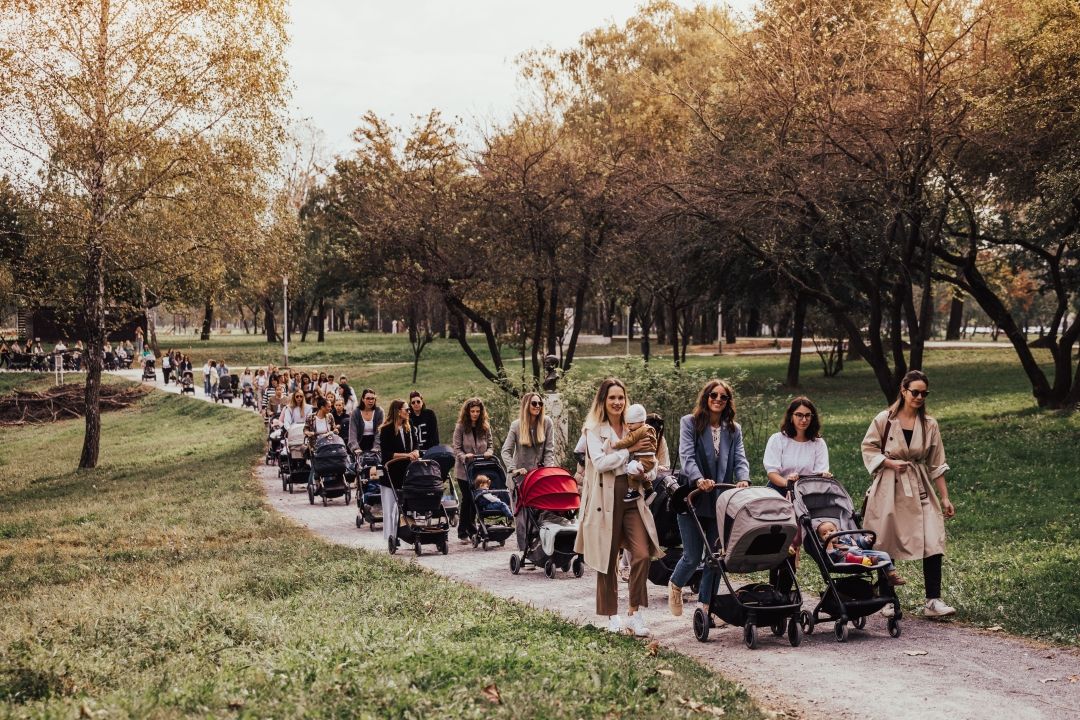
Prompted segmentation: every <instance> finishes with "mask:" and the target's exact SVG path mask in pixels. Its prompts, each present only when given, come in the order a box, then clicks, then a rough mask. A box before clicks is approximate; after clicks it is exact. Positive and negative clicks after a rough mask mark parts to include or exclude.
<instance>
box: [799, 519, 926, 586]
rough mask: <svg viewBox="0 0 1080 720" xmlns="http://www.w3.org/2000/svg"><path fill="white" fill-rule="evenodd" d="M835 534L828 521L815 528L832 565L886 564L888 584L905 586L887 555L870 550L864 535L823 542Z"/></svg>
mask: <svg viewBox="0 0 1080 720" xmlns="http://www.w3.org/2000/svg"><path fill="white" fill-rule="evenodd" d="M835 532H837V529H836V525H834V524H833V523H832V522H830V521H829V520H824V521H822V522H821V524H820V525H818V527H817V534H818V538H820V539H821V542H822V543H825V552H827V553H829V558H830V559H831V560H832V561H833V562H834V563H854V564H856V565H875V564H877V563H879V562H883V563H888V565H886V566H885V576H886V577H887V578H889V584H890V585H892V586H894V587H895V586H897V585H906V584H907V580H905V579H904V578H902V577H900V574H899V573H897V572H896V566H895V565H893V562H892V558H891V557H889V553H887V552H885V551H883V550H872V549H871V548H870V542H869V541H868V540H867V538H866V536H865V535H863V534H861V533H851V534H849V535H841V536H839V537H834V538H832V539H831V540H829V541H828V542H825V538H827V537H828V536H829V535H832V534H833V533H835Z"/></svg>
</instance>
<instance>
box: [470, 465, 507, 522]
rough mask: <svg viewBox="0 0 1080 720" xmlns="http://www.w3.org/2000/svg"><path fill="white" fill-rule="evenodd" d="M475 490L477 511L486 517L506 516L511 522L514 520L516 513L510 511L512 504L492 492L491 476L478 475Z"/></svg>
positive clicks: (474, 498) (474, 496)
mask: <svg viewBox="0 0 1080 720" xmlns="http://www.w3.org/2000/svg"><path fill="white" fill-rule="evenodd" d="M474 490H475V495H473V502H474V503H476V512H477V513H480V514H481V515H483V516H484V517H485V518H488V517H504V518H506V519H507V520H510V521H511V522H512V521H513V520H514V513H512V512H510V506H509V505H507V504H506V503H504V502H503V501H502V500H500V499H499V498H498V496H497V495H495V493H493V492H491V478H489V477H488V476H487V475H477V476H476V484H475V486H474Z"/></svg>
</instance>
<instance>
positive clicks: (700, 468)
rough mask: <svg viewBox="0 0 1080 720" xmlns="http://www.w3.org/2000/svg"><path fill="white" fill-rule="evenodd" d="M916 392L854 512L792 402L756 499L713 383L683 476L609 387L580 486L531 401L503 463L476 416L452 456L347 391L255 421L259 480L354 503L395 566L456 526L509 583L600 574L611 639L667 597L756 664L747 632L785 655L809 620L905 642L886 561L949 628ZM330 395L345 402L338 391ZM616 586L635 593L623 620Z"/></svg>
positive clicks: (445, 545)
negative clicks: (911, 575) (262, 451)
mask: <svg viewBox="0 0 1080 720" xmlns="http://www.w3.org/2000/svg"><path fill="white" fill-rule="evenodd" d="M330 380H331V381H332V380H333V378H332V377H331V378H330ZM927 383H928V381H927V379H926V377H925V375H923V374H922V373H919V372H913V373H909V375H908V376H907V377H905V378H904V384H903V386H902V388H901V393H900V397H899V398H898V400H897V402H896V403H894V405H893V406H892V407H891V408H889V409H888V410H886V411H883V412H882V413H880V414H879V415H878V417H876V418H875V420H874V422H873V423H871V425H870V428H869V429H868V431H867V433H866V437H865V438H864V440H863V443H862V454H863V459H864V462H865V464H866V467H867V469H868V470H869V471H870V472H871V474H872V475H873V476H874V483H873V484H872V486H871V488H870V490H869V491H868V493H867V503H866V506H865V507H864V511H865V513H860V512H857V511H856V508H855V505H854V503H853V502H852V499H851V497H850V496H849V495H848V493H847V491H846V490H845V489H844V487H843V485H842V484H841V483H840V482H839V481H838V480H836V479H835V478H833V476H832V475H831V474H830V472H829V460H828V450H827V447H826V445H825V442H824V440H823V439H822V438H821V437H820V428H821V421H820V416H819V414H818V411H817V408H816V407H815V405H814V404H813V402H811V401H810V400H809V399H808V398H805V397H799V398H795V399H794V400H793V401H792V402H791V403H790V405H789V407H788V408H787V410H786V412H785V416H784V419H783V421H782V422H781V425H780V431H779V432H777V433H776V434H774V435H773V436H772V437H771V438H770V439H769V441H768V445H767V448H766V450H765V455H764V463H763V464H764V467H765V470H766V473H767V475H768V483H767V485H765V486H763V487H749V478H750V473H749V463H748V461H747V459H746V453H745V450H744V447H743V438H742V430H741V427H740V426H739V424H738V423H736V422H735V407H734V406H735V400H734V391H733V389H732V387H731V386H730V385H729V384H727V383H726V382H724V381H721V380H712V381H709V383H707V384H706V385H705V387H704V388H703V389H702V391H701V393H700V394H699V397H698V399H697V403H696V406H695V409H694V412H692V413H691V414H688V415H686V416H684V417H683V418H681V420H680V424H679V461H680V462H679V467H680V469H679V470H678V471H673V470H672V463H671V457H670V455H669V453H668V449H667V443H666V442H665V440H664V425H663V419H662V418H661V417H660V416H659V415H656V414H648V413H647V412H646V410H645V408H644V407H642V406H641V405H630V404H629V402H628V399H627V395H626V388H625V386H623V384H622V383H621V382H620V381H618V380H617V379H614V378H608V379H607V380H604V381H603V383H602V384H601V386H600V388H599V390H598V393H597V396H596V398H595V400H594V402H593V406H592V409H591V411H590V413H589V416H588V418H587V419H586V421H585V424H584V428H583V430H582V432H581V435H580V439H579V440H578V441H577V445H576V447H575V448H574V455H575V458H576V460H577V472H576V473H573V474H572V473H571V472H569V471H568V470H566V469H564V468H562V467H560V466H559V465H558V464H557V461H556V458H555V451H554V443H555V429H554V427H553V423H552V420H551V419H550V418H548V417H546V416H545V414H544V404H545V400H544V397H543V396H541V395H540V394H538V393H534V392H532V393H526V394H525V395H524V397H523V398H522V401H521V406H520V414H519V417H518V418H517V419H515V420H514V421H513V422H512V423H511V425H510V427H509V429H508V432H507V437H506V439H505V442H504V443H503V444H502V446H501V451H500V452H498V455H496V447H495V444H494V442H493V438H492V433H491V428H490V424H489V420H488V416H487V410H486V408H485V407H484V404H483V402H482V401H481V400H480V399H479V398H471V399H469V400H467V401H465V403H464V404H463V405H462V407H461V411H460V414H459V417H458V420H457V423H456V425H455V429H454V435H453V440H452V442H451V444H450V445H445V444H440V442H439V432H438V423H437V420H436V418H435V415H434V413H433V412H432V411H431V410H430V409H429V408H427V407H426V406H425V404H424V399H423V396H422V395H421V394H420V393H419V392H416V391H414V392H413V393H412V394H411V396H410V397H409V400H408V401H405V400H393V401H392V402H391V403H390V404H389V407H388V409H387V411H386V412H385V413H384V411H383V410H382V408H381V407H380V406H379V405H378V402H377V397H376V394H375V392H374V391H373V390H370V389H365V390H363V391H362V392H361V393H360V395H359V397H358V398H356V397H352V396H350V395H349V394H348V393H351V389H349V391H348V393H345V394H346V396H347V397H348V400H346V399H345V398H343V397H342V394H343V393H341V392H329V393H326V394H323V393H316V394H314V395H310V397H311V399H312V401H313V404H309V403H308V401H307V400H308V397H309V395H305V393H304V392H303V390H301V389H300V388H299V387H297V388H296V391H295V392H294V393H293V394H292V395H290V396H289V398H288V401H287V404H285V405H281V406H280V407H271V406H270V405H269V404H267V405H266V408H265V410H266V417H267V425H268V428H269V433H268V449H267V462H268V463H270V464H277V465H278V468H279V474H280V477H281V483H282V489H283V491H286V492H293V490H294V488H295V487H297V486H300V487H302V488H304V489H305V490H306V492H307V495H308V499H309V502H311V503H312V504H314V503H315V500H316V499H317V498H321V500H322V502H323V504H327V503H329V502H330V501H331V500H334V499H336V498H343V499H344V502H345V503H346V504H349V503H351V502H352V498H353V494H354V493H355V498H356V504H357V515H356V526H357V527H358V528H364V527H366V528H368V529H369V530H370V531H372V532H374V531H376V530H377V529H378V527H379V526H381V528H382V532H383V537H384V539H385V541H386V544H387V549H388V550H389V552H390V553H395V552H397V550H398V549H399V548H400V546H401V545H402V544H405V545H408V546H412V548H413V550H414V551H415V553H416V554H417V555H420V554H422V553H423V548H424V546H425V545H428V546H434V547H435V548H436V549H437V550H438V552H440V553H442V554H447V553H448V552H449V536H450V531H451V529H452V528H455V527H456V528H457V535H458V539H459V540H460V541H461V542H462V543H463V544H471V545H472V546H473V547H474V548H479V547H482V548H483V549H484V550H487V549H489V548H490V547H493V546H495V545H498V546H503V545H505V543H506V542H507V541H508V540H509V539H510V538H511V536H513V537H514V539H515V544H516V551H515V552H513V553H512V554H511V556H510V559H509V566H510V571H511V572H512V573H513V574H515V575H516V574H519V573H520V572H521V571H522V569H525V568H529V567H535V568H542V569H543V570H544V572H545V574H546V575H547V576H548V577H549V578H554V577H555V576H556V574H557V573H558V571H560V570H561V571H563V572H569V573H572V574H573V576H574V577H581V576H582V575H583V574H584V570H585V566H586V565H588V566H590V567H592V568H593V569H594V570H595V571H596V574H597V595H596V597H597V600H596V603H597V614H598V615H601V616H603V617H606V619H607V621H608V623H607V626H608V629H610V630H612V631H615V632H627V631H629V632H632V633H634V634H636V635H638V636H647V635H648V634H649V630H648V627H647V625H646V624H645V620H644V612H643V610H644V608H645V607H647V606H648V593H647V587H646V580H648V581H649V582H652V583H653V584H655V585H660V586H663V587H667V588H668V591H669V593H668V599H669V608H670V610H671V612H672V614H674V615H681V614H682V609H683V608H682V606H683V602H684V598H683V593H684V589H686V588H689V589H691V590H694V591H696V592H697V594H698V598H699V601H700V606H699V607H697V608H695V610H694V616H693V631H694V635H695V637H696V638H697V639H698V640H700V641H703V642H704V641H706V640H708V638H709V633H710V630H711V629H712V628H714V627H716V626H717V625H718V624H721V623H725V624H728V625H732V626H738V627H741V628H742V637H743V641H744V642H745V644H746V645H747V647H749V648H754V647H756V646H757V645H758V633H757V630H758V628H769V630H770V631H771V632H772V634H773V635H775V636H783V635H786V636H787V640H788V642H789V643H790V644H791V645H792V646H798V645H799V644H800V643H801V641H802V638H803V635H804V633H808V632H813V630H814V627H815V625H816V624H818V623H820V622H831V623H832V624H833V632H834V635H835V638H836V640H837V641H840V642H844V641H846V640H847V638H848V632H849V628H850V627H854V628H856V629H859V630H862V629H864V627H865V625H866V620H867V617H868V616H870V615H872V614H874V613H878V612H880V613H881V614H882V615H884V616H885V618H886V624H887V629H888V632H889V634H890V635H891V636H892V637H898V636H899V635H900V632H901V629H900V620H901V617H902V611H901V605H900V602H899V599H898V597H897V595H896V591H895V588H896V587H897V586H899V585H903V584H905V581H904V580H903V579H902V578H901V577H900V576H899V574H898V573H897V571H896V568H895V567H894V565H893V560H907V559H920V558H921V559H922V560H923V572H924V579H925V581H926V591H927V602H926V606H925V608H924V614H925V615H926V616H928V617H944V616H948V615H952V614H953V613H954V612H955V610H954V609H953V608H950V607H948V606H947V605H945V604H944V603H943V602H942V601H941V599H940V593H941V590H940V585H941V561H942V556H943V552H944V518H945V517H951V516H952V514H953V513H954V512H955V510H954V509H953V506H952V504H951V502H950V501H949V500H948V492H947V489H946V487H945V482H944V473H945V471H947V470H948V465H946V464H945V460H944V451H943V449H942V446H941V439H940V434H939V431H938V426H937V423H936V421H934V420H933V418H931V417H929V416H928V415H926V412H925V401H926V397H927V393H928V388H927ZM291 385H292V386H294V387H295V386H296V385H297V383H296V382H295V381H294V382H292V383H291ZM341 386H345V387H348V386H347V383H345V379H344V378H341V383H340V385H338V388H340V387H341ZM278 394H279V395H280V393H278ZM343 405H348V406H350V407H351V412H344V411H343V410H344V408H343V407H342V406H343ZM931 485H934V486H936V489H937V493H936V494H935V492H934V490H933V489H932V488H931V487H930V486H931ZM939 496H940V498H939ZM864 514H865V518H864ZM864 520H865V522H866V527H864V526H863V525H862V523H863V522H864ZM802 551H804V552H805V554H806V555H808V556H809V557H810V558H811V560H812V561H813V563H814V564H815V565H816V566H817V567H818V569H819V571H820V575H821V578H822V580H823V582H824V590H823V592H822V595H821V598H820V601H819V602H818V603H817V604H816V605H815V606H814V607H813V609H812V610H810V609H807V610H804V609H803V598H802V593H801V590H800V587H799V584H798V581H797V580H796V573H795V570H796V566H797V562H798V560H799V557H800V552H802ZM890 555H891V556H890ZM766 571H767V572H768V573H769V577H768V581H767V582H764V581H761V580H757V581H753V582H749V583H744V584H742V585H739V586H738V587H736V585H738V583H739V581H738V579H737V578H734V577H733V574H744V573H756V572H766ZM620 577H621V578H622V579H623V580H626V581H627V582H628V587H629V593H630V598H629V608H628V609H629V613H628V615H627V616H626V617H625V618H624V617H623V616H622V615H621V614H620V613H619V603H618V597H617V591H618V587H619V585H618V581H619V579H620ZM721 584H723V586H724V590H725V591H723V592H721Z"/></svg>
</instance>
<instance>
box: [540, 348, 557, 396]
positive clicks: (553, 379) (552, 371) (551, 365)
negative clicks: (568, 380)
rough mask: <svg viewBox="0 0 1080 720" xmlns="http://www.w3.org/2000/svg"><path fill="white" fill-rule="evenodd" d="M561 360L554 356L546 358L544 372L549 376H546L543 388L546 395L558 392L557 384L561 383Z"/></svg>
mask: <svg viewBox="0 0 1080 720" xmlns="http://www.w3.org/2000/svg"><path fill="white" fill-rule="evenodd" d="M558 369H559V358H557V357H555V356H554V355H545V356H544V370H546V371H547V374H546V375H545V376H544V382H543V388H544V392H546V393H553V392H556V387H555V386H556V384H557V383H558V382H559V372H558Z"/></svg>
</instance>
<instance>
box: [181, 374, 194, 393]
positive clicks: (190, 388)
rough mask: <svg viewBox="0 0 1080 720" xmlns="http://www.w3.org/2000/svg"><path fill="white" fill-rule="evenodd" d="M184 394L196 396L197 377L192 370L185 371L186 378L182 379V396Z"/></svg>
mask: <svg viewBox="0 0 1080 720" xmlns="http://www.w3.org/2000/svg"><path fill="white" fill-rule="evenodd" d="M184 393H191V394H192V395H194V394H195V375H194V373H192V372H191V371H190V370H185V371H184V376H183V377H182V378H181V379H180V394H181V395H183V394H184Z"/></svg>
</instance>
